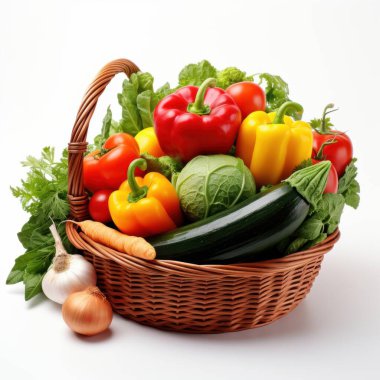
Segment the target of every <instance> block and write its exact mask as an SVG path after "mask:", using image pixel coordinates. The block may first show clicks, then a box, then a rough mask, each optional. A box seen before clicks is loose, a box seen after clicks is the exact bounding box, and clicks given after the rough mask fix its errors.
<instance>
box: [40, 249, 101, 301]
mask: <svg viewBox="0 0 380 380" xmlns="http://www.w3.org/2000/svg"><path fill="white" fill-rule="evenodd" d="M95 285H96V272H95V269H94V267H93V266H92V264H91V263H89V262H88V261H87V260H86V259H85V258H84V257H83V256H81V255H69V254H64V255H59V256H57V257H56V258H55V259H54V261H53V264H52V266H51V267H50V268H49V270H48V271H47V273H46V274H45V276H44V278H43V280H42V290H43V292H44V294H45V295H46V297H48V298H49V299H51V300H52V301H54V302H57V303H59V304H63V303H64V302H65V300H66V298H67V297H68V296H69V295H70V294H72V293H74V292H78V291H81V290H84V289H86V288H87V287H89V286H95Z"/></svg>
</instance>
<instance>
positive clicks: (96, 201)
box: [88, 190, 112, 223]
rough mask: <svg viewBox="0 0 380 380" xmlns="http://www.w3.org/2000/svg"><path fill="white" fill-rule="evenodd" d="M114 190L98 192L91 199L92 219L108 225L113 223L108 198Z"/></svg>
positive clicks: (90, 210)
mask: <svg viewBox="0 0 380 380" xmlns="http://www.w3.org/2000/svg"><path fill="white" fill-rule="evenodd" d="M111 193H112V190H98V191H96V192H95V193H94V194H93V196H92V197H91V199H90V203H89V204H88V211H89V212H90V215H91V218H92V219H93V220H95V221H97V222H102V223H108V222H111V221H112V218H111V214H110V211H109V209H108V198H109V197H110V195H111Z"/></svg>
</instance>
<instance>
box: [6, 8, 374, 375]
mask: <svg viewBox="0 0 380 380" xmlns="http://www.w3.org/2000/svg"><path fill="white" fill-rule="evenodd" d="M379 37H380V7H379V2H377V1H375V0H374V1H365V0H361V1H337V0H330V1H326V2H322V1H290V0H287V1H283V2H282V1H269V0H266V1H245V2H244V1H239V0H229V1H222V0H219V1H215V2H207V1H195V0H194V1H191V2H190V1H189V2H180V1H172V2H169V1H153V0H152V1H143V0H140V1H125V0H124V1H121V0H120V1H116V0H115V1H99V0H98V1H95V0H93V1H84V0H77V1H68V0H66V1H61V2H58V1H17V0H15V1H13V0H12V1H4V0H1V5H0V54H1V56H0V128H1V142H2V152H1V172H2V173H1V188H0V191H1V194H0V199H1V204H2V216H1V247H2V249H1V254H0V284H1V285H0V296H1V309H0V326H1V328H0V331H1V334H0V377H1V378H2V379H24V378H28V379H51V378H54V379H56V380H59V379H66V378H70V379H94V380H95V379H104V378H107V379H112V378H127V379H131V380H135V379H151V378H155V379H218V380H222V379H233V378H240V379H248V378H253V376H254V375H257V376H259V375H262V376H261V378H264V379H269V378H283V379H285V378H286V379H295V378H300V379H305V378H308V379H321V378H325V379H342V378H344V379H357V378H361V379H379V378H380V363H379V358H380V348H379V347H380V344H379V343H380V323H379V321H380V302H379V298H380V297H379V294H380V244H379V239H380V238H379V225H380V223H379V212H380V207H379V198H380V181H379V172H380V171H379V163H378V154H379V139H380V133H379V130H380V108H379V102H380V97H379V88H380V80H379V79H380V75H379V70H380V58H379V57H380V55H379ZM119 57H125V58H129V59H131V60H133V61H135V62H136V63H137V64H138V65H139V66H140V68H141V69H142V70H145V71H150V72H151V73H153V74H154V76H155V78H156V85H157V86H159V85H161V84H163V83H164V82H165V81H167V80H169V81H170V82H171V84H175V83H176V76H177V74H178V72H179V70H180V68H182V67H183V66H184V65H185V64H187V63H191V62H198V61H199V60H201V59H209V60H210V61H211V62H212V63H213V64H214V65H215V66H216V67H218V68H223V67H226V66H229V65H235V66H237V67H239V68H242V69H244V70H246V71H247V72H249V73H257V72H263V71H267V72H270V73H276V74H280V75H281V76H283V78H284V79H285V80H286V81H287V82H288V83H289V85H290V89H291V96H292V98H293V99H295V100H298V101H300V102H301V103H302V104H303V105H304V108H305V119H306V120H309V119H310V118H312V117H315V116H319V115H320V113H321V110H322V109H323V107H324V106H325V104H327V103H328V102H334V103H335V104H336V105H337V106H338V107H339V108H340V110H339V111H338V112H337V113H336V114H334V115H333V118H334V121H335V124H336V127H337V128H338V129H340V130H344V131H348V133H349V135H350V136H351V138H352V140H353V142H354V147H355V155H356V156H357V157H358V158H359V161H358V166H359V172H360V175H359V181H360V183H361V185H362V203H361V205H360V208H359V209H358V210H357V211H353V210H351V209H347V210H345V213H344V215H343V220H342V223H341V231H342V238H341V241H340V242H339V243H338V244H337V246H336V247H335V248H334V250H333V251H332V252H330V253H329V254H328V255H327V256H326V258H325V260H324V262H323V265H322V270H321V273H320V275H319V277H318V278H317V280H316V282H315V286H314V287H313V289H312V291H311V293H310V295H309V296H308V297H307V299H306V300H305V301H304V302H303V303H302V304H301V305H300V306H299V307H298V309H296V310H295V311H294V312H292V313H291V314H290V315H288V316H286V317H285V318H283V319H282V320H280V321H278V322H276V323H274V324H273V325H270V326H267V327H263V328H260V329H256V330H251V331H245V332H239V333H230V334H222V335H204V336H197V335H181V334H174V333H167V332H161V331H158V330H154V329H152V328H149V327H143V326H140V325H137V324H135V323H133V322H130V321H127V320H124V319H122V318H120V317H118V316H115V317H114V321H113V323H112V328H111V330H110V332H108V333H106V334H103V335H101V336H100V337H94V338H80V337H78V336H76V335H74V334H72V333H71V332H70V331H69V329H68V328H67V327H66V326H65V324H64V322H63V321H62V319H61V315H60V308H59V307H57V306H56V305H54V304H52V303H51V302H48V301H47V300H45V299H44V298H43V297H38V298H36V299H34V300H32V301H30V302H28V303H25V302H24V300H23V287H22V285H14V286H5V285H4V284H5V279H6V276H7V274H8V272H9V270H10V268H11V267H12V265H13V261H14V259H15V257H16V256H18V255H19V254H21V253H22V252H23V250H22V247H21V245H20V244H19V242H18V240H17V236H16V233H17V232H18V230H19V229H20V227H21V225H22V224H23V223H24V222H25V220H26V218H27V215H26V214H25V213H24V212H23V211H22V210H21V207H20V205H19V203H18V200H16V199H14V198H12V196H11V194H10V192H9V186H10V185H17V184H18V183H19V181H20V179H21V178H22V176H23V175H24V174H25V171H24V169H23V168H21V166H20V165H19V162H20V161H21V160H23V159H24V158H25V156H26V155H27V154H37V155H38V154H39V152H40V150H41V148H42V147H43V146H46V145H52V146H55V147H57V150H58V151H60V150H61V149H62V148H63V147H65V146H66V145H67V142H68V140H69V136H70V132H71V127H72V124H73V121H74V119H75V114H76V111H77V107H78V106H79V103H80V100H81V97H82V95H83V93H84V90H85V89H86V87H87V85H88V84H89V82H90V80H91V79H92V78H93V77H94V75H95V74H96V72H97V71H98V70H99V69H100V68H101V67H102V66H103V65H104V64H105V63H106V62H107V61H109V60H111V59H114V58H119ZM121 81H122V77H120V78H117V79H115V81H114V82H112V85H111V86H110V87H109V89H107V91H106V93H105V94H104V96H103V97H102V99H101V101H100V102H99V105H98V109H97V112H96V114H95V115H94V118H93V122H92V125H91V131H90V138H91V137H93V136H94V135H95V134H96V133H97V131H98V130H99V128H100V122H101V119H102V117H103V115H104V113H105V110H106V107H107V105H108V104H112V105H113V109H114V111H115V115H116V118H118V112H119V109H118V107H117V102H116V93H117V91H119V89H120V85H121ZM256 378H257V377H256Z"/></svg>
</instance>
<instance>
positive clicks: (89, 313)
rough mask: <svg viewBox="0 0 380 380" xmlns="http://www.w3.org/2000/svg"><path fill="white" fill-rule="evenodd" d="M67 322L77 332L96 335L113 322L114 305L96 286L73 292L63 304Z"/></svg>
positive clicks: (64, 316) (64, 317) (63, 314)
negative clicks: (112, 305)
mask: <svg viewBox="0 0 380 380" xmlns="http://www.w3.org/2000/svg"><path fill="white" fill-rule="evenodd" d="M62 316H63V319H64V321H65V322H66V324H67V325H68V326H69V327H70V328H71V329H72V330H73V331H75V332H76V333H79V334H82V335H88V336H91V335H96V334H99V333H101V332H102V331H104V330H106V329H107V328H108V327H109V325H110V324H111V322H112V307H111V304H110V303H109V302H108V301H107V299H106V297H105V295H104V294H103V293H102V292H101V291H100V290H99V288H97V287H96V286H91V287H88V288H87V289H85V290H82V291H80V292H76V293H72V294H71V295H70V296H68V297H67V299H66V301H65V302H64V304H63V306H62Z"/></svg>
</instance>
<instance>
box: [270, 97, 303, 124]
mask: <svg viewBox="0 0 380 380" xmlns="http://www.w3.org/2000/svg"><path fill="white" fill-rule="evenodd" d="M289 109H293V110H295V111H296V112H297V113H298V114H299V115H300V117H301V116H302V114H303V107H302V106H301V104H299V103H296V102H290V101H289V102H285V103H284V104H282V106H281V107H280V108H279V109H278V111H277V112H276V116H275V118H274V120H273V124H284V116H285V113H286V111H288V110H289Z"/></svg>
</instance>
